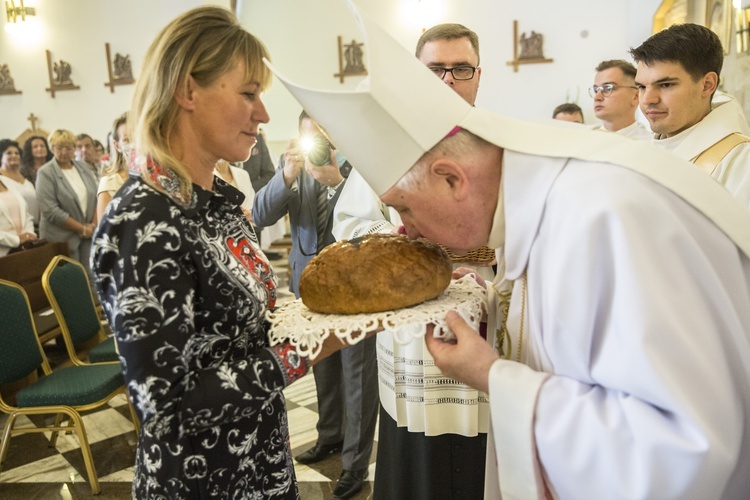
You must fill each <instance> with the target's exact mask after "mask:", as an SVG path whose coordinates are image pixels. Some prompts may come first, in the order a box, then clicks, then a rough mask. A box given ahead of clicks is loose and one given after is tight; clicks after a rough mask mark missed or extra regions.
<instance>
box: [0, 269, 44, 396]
mask: <svg viewBox="0 0 750 500" xmlns="http://www.w3.org/2000/svg"><path fill="white" fill-rule="evenodd" d="M0 317H1V318H2V320H0V325H2V326H1V327H0V332H2V333H0V385H2V384H9V383H11V382H16V381H18V380H21V379H22V378H24V377H26V376H28V375H29V374H30V373H32V372H33V371H34V370H36V369H37V368H39V367H41V366H42V363H44V358H43V357H42V350H41V346H40V345H39V340H38V339H37V335H36V329H35V328H34V321H33V320H32V316H31V308H30V306H29V299H28V297H27V296H26V292H25V291H24V289H23V288H22V287H21V286H20V285H18V284H16V283H13V282H10V281H6V280H3V279H0Z"/></svg>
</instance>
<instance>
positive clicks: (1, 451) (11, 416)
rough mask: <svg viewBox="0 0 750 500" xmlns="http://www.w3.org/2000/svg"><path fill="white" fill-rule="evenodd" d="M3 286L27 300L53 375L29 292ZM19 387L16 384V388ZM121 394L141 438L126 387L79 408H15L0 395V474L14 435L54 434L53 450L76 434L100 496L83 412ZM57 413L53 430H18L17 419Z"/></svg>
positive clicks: (45, 365) (3, 282)
mask: <svg viewBox="0 0 750 500" xmlns="http://www.w3.org/2000/svg"><path fill="white" fill-rule="evenodd" d="M0 285H6V286H11V287H14V288H17V289H18V290H19V291H20V292H21V293H22V294H23V297H24V300H25V301H26V308H27V310H28V313H29V321H30V322H31V328H32V329H33V331H34V337H35V338H36V343H37V346H38V347H39V353H40V354H41V356H42V364H41V367H42V371H43V373H44V375H45V376H46V375H50V374H51V373H52V368H51V366H50V364H49V360H48V359H47V356H46V355H45V353H44V349H43V348H42V344H41V342H40V341H39V337H38V335H37V333H36V326H35V325H34V322H33V321H32V320H31V318H32V313H31V306H30V305H29V299H28V296H27V295H26V291H25V290H24V289H23V287H21V286H20V285H18V284H17V283H13V282H11V281H6V280H3V279H0ZM37 379H38V375H37V373H36V372H35V373H33V374H31V375H30V376H27V377H26V379H24V381H25V382H26V384H27V385H28V384H31V383H33V382H34V381H35V380H37ZM15 385H16V384H15V383H14V386H15ZM14 388H15V389H16V390H18V389H20V387H14ZM118 394H125V397H126V399H128V408H129V410H130V417H131V419H132V420H133V423H134V427H135V432H136V436H138V435H139V432H140V426H139V425H138V424H139V421H138V417H137V416H136V414H135V410H134V409H133V405H132V404H131V403H130V400H129V398H128V397H127V393H126V391H125V386H124V385H122V386H120V387H119V388H118V389H117V390H115V391H114V392H112V393H110V394H108V395H107V396H106V397H105V398H103V399H101V400H99V401H96V402H94V403H91V404H87V405H80V406H65V405H55V406H30V407H23V408H21V407H17V406H14V405H13V403H11V402H9V401H6V398H5V397H4V396H3V394H2V393H1V392H0V411H2V412H3V413H6V414H8V420H7V421H6V423H5V427H4V429H3V434H2V442H1V443H0V472H2V464H3V463H4V462H5V457H6V456H7V453H8V448H9V447H10V438H11V437H13V436H15V435H21V434H31V433H40V432H50V431H51V432H52V435H51V437H50V447H54V446H55V445H56V444H57V437H58V433H60V432H71V431H75V433H76V435H77V436H78V442H79V443H80V445H81V453H82V454H83V461H84V463H85V465H86V473H87V474H88V476H89V484H90V485H91V491H92V493H93V494H94V495H98V494H99V493H101V490H102V489H101V486H100V485H99V477H98V476H97V473H96V467H95V465H94V459H93V456H92V455H91V447H90V446H89V441H88V437H87V435H86V428H85V426H84V424H83V419H82V418H81V412H85V411H89V410H95V409H97V408H101V407H102V406H104V405H105V404H107V402H109V401H110V400H111V399H112V398H114V397H115V396H117V395H118ZM51 414H56V417H55V423H54V425H52V426H50V427H33V428H30V427H23V428H15V427H14V424H15V421H16V419H17V418H18V417H19V416H21V415H51ZM64 415H67V416H68V417H69V420H68V423H67V425H62V423H63V422H62V421H63V416H64Z"/></svg>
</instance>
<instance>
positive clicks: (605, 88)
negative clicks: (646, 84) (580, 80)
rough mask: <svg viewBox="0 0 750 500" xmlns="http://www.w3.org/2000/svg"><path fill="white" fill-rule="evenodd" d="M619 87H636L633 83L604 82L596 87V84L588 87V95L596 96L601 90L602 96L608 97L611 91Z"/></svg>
mask: <svg viewBox="0 0 750 500" xmlns="http://www.w3.org/2000/svg"><path fill="white" fill-rule="evenodd" d="M620 88H622V89H637V88H638V87H635V86H633V85H617V84H616V83H606V84H604V85H602V86H601V87H597V86H596V85H594V86H593V87H589V95H590V96H591V97H596V94H598V93H599V92H601V93H602V95H603V96H604V97H609V96H611V95H612V92H614V91H615V90H617V89H620Z"/></svg>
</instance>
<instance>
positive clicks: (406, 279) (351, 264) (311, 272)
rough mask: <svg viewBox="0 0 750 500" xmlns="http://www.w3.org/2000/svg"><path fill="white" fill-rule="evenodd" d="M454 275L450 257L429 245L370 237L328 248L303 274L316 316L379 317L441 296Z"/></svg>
mask: <svg viewBox="0 0 750 500" xmlns="http://www.w3.org/2000/svg"><path fill="white" fill-rule="evenodd" d="M451 274H452V265H451V260H450V257H448V254H447V253H446V252H445V250H443V249H442V248H441V247H440V246H438V245H437V244H435V243H433V242H431V241H429V240H424V239H419V240H411V239H409V238H408V237H406V236H402V235H396V234H370V235H366V236H363V237H360V238H354V239H352V240H346V241H339V242H337V243H334V244H332V245H329V246H327V247H326V248H324V249H323V251H321V252H320V254H318V255H317V256H316V257H315V258H314V259H312V260H311V261H310V262H309V263H308V264H307V266H306V267H305V269H304V270H303V271H302V275H301V277H300V284H299V293H300V298H301V299H302V302H303V303H304V304H305V305H306V306H307V307H308V308H310V310H312V311H315V312H319V313H327V314H359V313H375V312H382V311H390V310H393V309H400V308H402V307H409V306H413V305H416V304H419V303H421V302H424V301H425V300H429V299H433V298H435V297H437V296H438V295H440V294H441V293H443V291H444V290H445V289H446V288H447V287H448V285H449V284H450V281H451Z"/></svg>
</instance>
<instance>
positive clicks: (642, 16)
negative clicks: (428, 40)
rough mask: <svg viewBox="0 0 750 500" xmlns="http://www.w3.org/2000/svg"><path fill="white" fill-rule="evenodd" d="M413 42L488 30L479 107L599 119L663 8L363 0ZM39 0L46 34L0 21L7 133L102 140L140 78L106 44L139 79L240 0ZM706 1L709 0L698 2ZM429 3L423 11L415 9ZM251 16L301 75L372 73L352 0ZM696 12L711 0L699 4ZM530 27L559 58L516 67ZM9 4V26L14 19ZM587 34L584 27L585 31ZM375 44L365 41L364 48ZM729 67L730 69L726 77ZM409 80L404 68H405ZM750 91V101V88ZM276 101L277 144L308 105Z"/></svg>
mask: <svg viewBox="0 0 750 500" xmlns="http://www.w3.org/2000/svg"><path fill="white" fill-rule="evenodd" d="M355 1H356V2H357V4H358V5H359V6H360V7H361V9H362V10H363V11H366V12H368V13H370V15H372V16H373V17H374V18H375V19H376V20H378V21H379V22H380V23H381V24H382V25H383V26H384V27H385V28H386V29H387V30H388V31H390V32H391V33H392V34H393V35H394V36H395V37H396V39H397V40H398V41H399V42H400V43H402V44H403V45H404V46H405V47H406V48H407V50H409V51H410V52H411V51H413V50H414V46H415V44H416V41H417V39H418V38H419V35H420V34H421V30H422V28H426V27H429V26H432V25H433V24H436V23H440V22H449V21H450V22H460V23H463V24H465V25H467V26H469V27H470V28H472V29H473V30H475V31H476V32H477V33H478V34H479V38H480V42H481V43H480V46H481V56H482V57H481V66H482V81H481V86H480V90H479V96H478V100H477V105H479V106H482V107H485V108H488V109H491V110H494V111H497V112H501V113H504V114H507V115H511V116H515V117H521V118H531V119H537V118H546V117H548V116H549V115H550V113H551V111H552V109H553V108H554V107H555V106H556V105H558V104H560V103H562V102H564V101H565V100H566V97H570V98H571V99H572V100H574V101H575V100H577V101H578V103H579V104H580V105H581V107H582V108H583V109H584V111H585V113H586V120H587V121H589V122H591V123H594V122H595V121H596V120H595V118H594V116H593V113H592V111H591V99H590V98H589V96H588V93H587V91H586V88H587V87H588V86H590V85H591V84H592V80H593V75H594V69H593V68H594V66H596V64H597V63H598V62H599V61H601V60H604V59H613V58H626V59H627V58H628V52H627V51H628V49H629V48H630V47H634V46H637V45H639V44H640V43H641V42H642V41H643V40H645V39H646V38H647V37H648V36H649V35H650V34H651V29H652V17H653V15H654V13H655V12H656V10H657V8H658V6H659V5H660V4H661V0H599V1H598V2H591V1H590V0H567V1H565V2H561V1H559V0H537V1H534V2H521V1H519V0H514V1H512V0H420V1H417V0H355ZM26 3H27V4H28V5H33V6H35V7H36V8H37V16H36V18H37V20H38V21H39V22H40V24H41V25H42V30H41V33H42V34H41V36H39V37H38V38H36V39H34V40H33V41H32V42H31V43H29V44H25V45H21V44H19V43H17V42H16V41H14V39H12V38H11V37H10V36H9V35H8V34H7V33H5V31H4V30H0V64H3V63H7V64H8V65H9V66H10V69H11V72H12V75H13V77H14V78H15V81H16V87H17V88H19V89H20V90H22V91H23V94H21V95H16V96H0V137H16V136H18V135H19V134H20V133H21V132H22V131H24V130H25V129H26V128H28V127H29V125H30V124H29V122H28V121H27V119H26V117H27V116H28V115H29V113H32V112H33V113H34V114H35V115H37V116H38V117H40V123H39V125H40V126H41V127H43V128H45V129H47V130H53V129H55V128H69V129H70V130H72V131H73V132H75V133H79V132H84V131H85V132H88V133H91V134H92V135H93V136H94V137H96V138H98V139H100V140H103V139H104V138H105V136H106V133H107V131H108V130H109V127H110V126H111V123H112V121H113V119H114V118H115V117H116V116H117V115H119V114H120V113H121V112H122V111H124V110H126V109H127V108H128V107H129V103H130V98H131V95H132V90H133V86H132V85H128V86H120V87H116V89H115V93H114V94H112V93H110V91H109V88H108V87H105V86H104V82H105V81H106V80H107V68H106V59H105V53H104V44H105V42H109V43H110V45H111V48H112V52H113V56H114V52H119V53H121V54H129V55H130V59H131V62H132V65H133V72H134V75H135V77H136V78H138V77H140V76H141V75H140V74H139V72H140V65H141V63H142V60H143V56H144V53H145V51H146V49H147V47H148V45H149V44H150V42H151V40H152V39H153V38H154V36H155V35H156V33H157V32H158V31H159V30H160V29H161V28H162V27H163V26H164V25H165V24H166V23H167V22H169V21H170V20H171V19H172V18H174V17H175V16H176V15H177V14H179V13H180V12H183V11H185V10H188V9H190V8H192V7H195V6H197V5H202V4H218V5H222V6H225V7H227V6H229V4H230V1H229V0H215V1H207V0H127V1H124V0H64V1H63V0H26ZM698 3H700V2H698ZM410 6H411V7H414V6H417V7H420V6H421V7H422V8H423V9H425V10H424V12H423V16H424V17H422V18H421V20H420V19H418V18H417V17H418V15H417V14H414V12H412V13H411V14H410V15H407V14H406V9H407V7H410ZM238 11H239V12H238V13H239V16H240V19H241V20H242V21H243V23H244V24H245V26H246V27H247V28H248V29H249V30H250V31H251V32H253V33H254V34H256V35H257V36H259V37H260V38H261V39H262V40H263V41H264V42H265V44H266V46H267V47H268V48H269V51H270V53H271V58H272V60H273V61H274V63H275V64H276V65H277V66H278V67H279V68H281V69H283V70H284V71H285V72H286V73H288V74H289V76H291V77H293V78H294V79H295V80H297V81H301V82H305V83H307V84H308V85H310V86H313V87H316V88H326V89H330V90H343V89H351V88H354V87H355V86H356V85H357V84H358V83H359V81H361V77H351V78H347V79H346V81H345V83H344V84H343V85H342V84H340V83H339V81H338V79H336V78H334V77H333V74H334V73H335V72H337V71H338V55H337V46H336V37H337V35H341V36H342V37H343V39H344V41H345V42H348V41H351V39H353V38H354V39H356V40H357V41H360V42H361V41H363V39H362V35H361V34H360V33H359V31H358V29H357V27H356V25H355V24H354V20H353V18H352V17H351V15H350V14H349V13H348V11H347V10H346V7H345V6H344V4H343V2H342V1H341V0H238ZM694 11H695V14H694V16H695V19H693V20H694V21H696V22H702V19H700V16H702V15H703V13H704V12H705V7H702V6H701V5H696V6H695V9H694ZM514 19H518V20H519V23H520V30H521V31H522V32H529V31H531V30H534V31H537V32H539V33H542V34H543V35H544V36H545V56H546V57H548V58H552V59H554V62H553V63H550V64H534V65H523V66H521V67H520V68H519V71H518V72H517V73H515V72H513V69H512V67H510V66H507V65H506V62H507V61H509V60H510V59H511V58H512V56H513V39H512V29H513V20H514ZM5 22H6V21H5V16H4V15H3V14H2V13H0V28H3V27H4V25H5ZM584 32H586V35H585V36H584V35H583V33H584ZM45 49H50V50H51V51H52V55H53V59H54V60H59V59H65V60H66V61H68V62H70V64H71V66H72V69H73V73H72V78H73V81H74V82H75V84H76V85H79V86H80V87H81V90H77V91H63V92H59V93H57V94H56V96H55V98H54V99H53V98H52V97H51V96H50V94H49V93H48V92H45V90H44V89H45V88H46V87H48V86H49V81H48V76H47V66H46V59H45V53H44V51H45ZM366 54H367V47H365V56H366ZM749 66H750V56H749V55H742V56H735V55H734V54H732V55H730V56H729V57H728V58H727V62H726V63H725V68H726V71H725V72H726V76H729V77H730V79H732V80H734V81H743V79H744V81H750V75H748V71H750V68H749ZM723 76H725V75H723ZM394 78H398V75H394ZM745 99H747V100H750V89H748V92H747V95H746V96H745ZM265 102H266V105H267V106H268V109H269V112H270V114H271V117H272V120H271V122H270V123H269V124H268V126H266V131H267V132H268V135H269V138H270V139H271V141H272V144H273V145H274V146H275V147H276V148H277V149H278V148H279V147H281V145H283V144H284V143H285V142H286V141H287V140H288V139H289V138H290V137H293V136H294V135H296V130H297V116H298V115H299V111H300V109H301V108H300V107H299V105H298V104H297V103H296V101H294V99H293V98H292V97H291V96H290V95H289V94H288V92H286V90H285V89H284V88H283V85H282V84H281V83H279V82H275V83H274V84H273V86H272V87H271V88H270V89H269V90H268V91H267V92H266V95H265Z"/></svg>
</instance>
